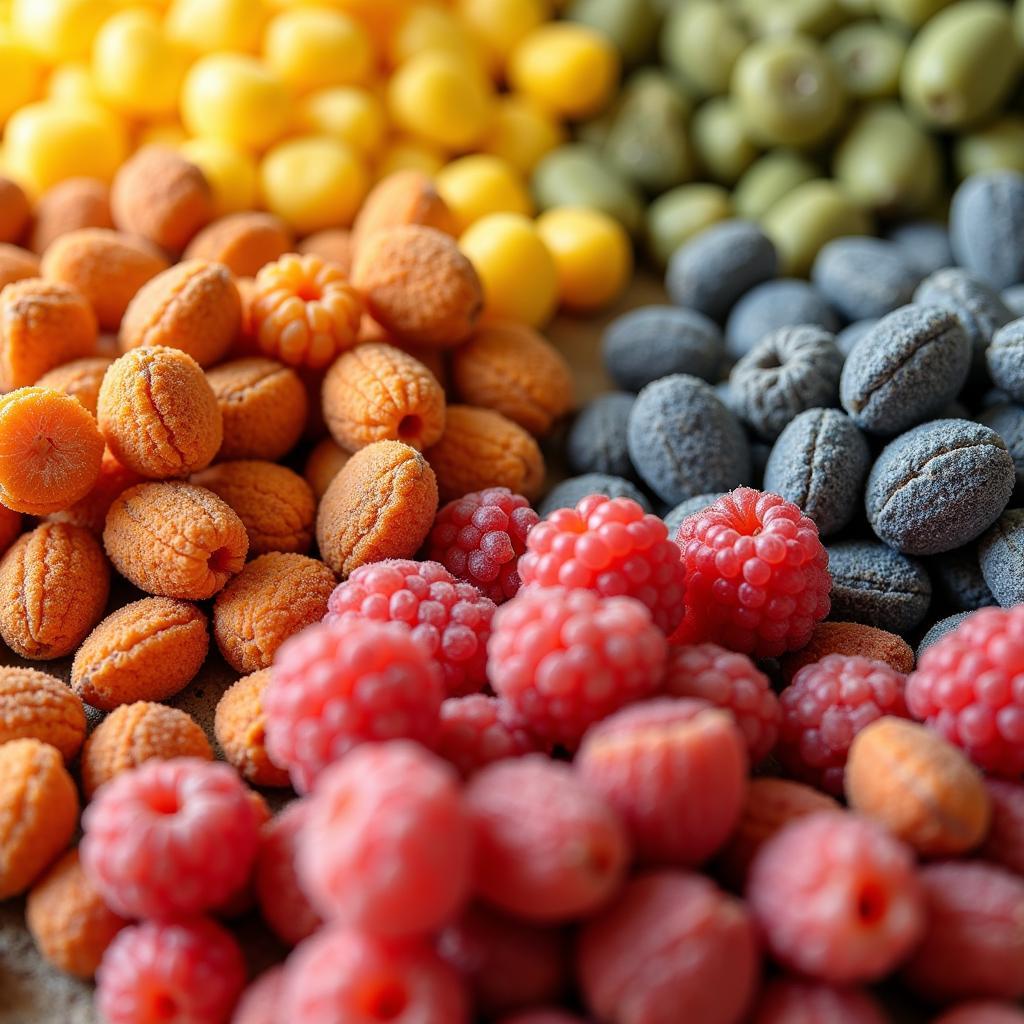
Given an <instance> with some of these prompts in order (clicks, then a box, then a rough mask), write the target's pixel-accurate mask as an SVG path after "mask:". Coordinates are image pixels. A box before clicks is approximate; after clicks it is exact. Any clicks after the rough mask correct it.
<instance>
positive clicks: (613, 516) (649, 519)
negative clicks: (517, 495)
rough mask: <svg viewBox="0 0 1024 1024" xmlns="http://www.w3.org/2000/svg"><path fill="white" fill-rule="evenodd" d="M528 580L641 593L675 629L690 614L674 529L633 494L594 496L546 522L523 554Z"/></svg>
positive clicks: (660, 620) (658, 619)
mask: <svg viewBox="0 0 1024 1024" xmlns="http://www.w3.org/2000/svg"><path fill="white" fill-rule="evenodd" d="M519 575H520V576H521V577H522V579H523V583H524V585H529V584H538V585H540V586H542V587H554V586H563V587H571V588H574V589H583V590H592V591H594V593H596V594H600V595H601V596H602V597H620V596H626V597H635V598H636V599H637V600H638V601H640V602H641V603H643V604H644V605H646V606H647V608H648V609H649V610H650V612H651V617H652V618H653V619H654V624H655V625H656V626H657V627H658V628H659V629H660V630H662V632H664V633H666V634H667V633H671V632H672V630H673V629H675V628H676V626H678V625H679V620H680V619H681V618H682V617H683V592H684V590H685V585H686V584H685V579H686V575H685V570H684V567H683V564H682V562H681V561H680V558H679V549H678V547H677V546H676V543H675V541H672V540H669V538H668V527H667V526H665V524H664V522H663V521H662V520H661V519H659V518H658V517H657V516H655V515H651V514H650V513H647V512H644V510H643V508H641V506H640V505H639V504H638V503H637V502H635V501H633V500H632V499H631V498H607V497H605V496H604V495H600V494H591V495H589V496H588V497H586V498H584V499H583V500H582V501H580V502H579V503H578V504H577V505H576V507H575V508H560V509H558V510H557V511H555V512H552V513H551V514H550V515H549V516H547V518H546V519H544V520H543V521H542V522H540V523H538V524H537V526H536V527H534V529H533V530H531V531H530V535H529V537H527V539H526V554H525V555H523V557H522V558H521V559H520V560H519Z"/></svg>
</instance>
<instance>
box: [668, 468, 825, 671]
mask: <svg viewBox="0 0 1024 1024" xmlns="http://www.w3.org/2000/svg"><path fill="white" fill-rule="evenodd" d="M676 540H677V542H678V544H679V547H680V549H681V550H682V553H683V564H684V566H685V567H686V596H685V603H686V615H685V617H684V618H683V621H682V623H681V624H680V626H679V628H678V629H677V630H676V632H675V634H674V636H673V637H672V639H673V641H674V642H676V643H684V644H686V643H690V644H692V643H704V642H706V641H710V642H712V643H717V644H721V645H722V646H723V647H728V648H729V649H730V650H733V651H742V652H744V653H745V654H750V655H752V656H753V657H755V658H774V657H777V656H778V655H780V654H784V653H785V652H786V651H795V650H799V649H800V648H801V647H803V646H804V645H805V644H806V643H807V642H808V641H809V640H810V639H811V634H812V632H813V631H814V625H815V623H817V622H819V621H820V620H821V619H823V618H825V616H826V615H828V612H829V590H830V589H831V586H832V581H831V578H830V577H829V574H828V553H827V552H826V551H825V548H824V546H823V545H822V543H821V540H820V539H819V538H818V528H817V527H816V526H815V525H814V522H813V521H812V520H811V519H809V518H808V517H807V516H805V515H804V514H803V513H802V512H801V511H800V509H799V508H797V506H796V505H794V504H792V503H791V502H788V501H784V500H783V499H782V498H780V497H779V496H778V495H777V494H766V493H763V492H761V491H755V490H753V489H752V488H750V487H740V488H738V489H737V490H735V491H732V492H731V493H729V494H726V495H724V496H723V497H721V498H719V499H718V501H716V502H715V503H714V504H713V505H711V506H709V507H708V508H706V509H704V510H703V511H702V512H698V513H696V514H695V515H692V516H690V518H689V519H685V520H683V524H682V526H680V527H679V534H678V535H677V537H676Z"/></svg>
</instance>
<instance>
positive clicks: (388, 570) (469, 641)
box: [324, 559, 494, 697]
mask: <svg viewBox="0 0 1024 1024" xmlns="http://www.w3.org/2000/svg"><path fill="white" fill-rule="evenodd" d="M493 615H494V602H493V601H491V600H490V598H487V597H484V596H483V595H481V593H480V591H478V590H477V589H476V587H474V586H473V585H472V584H470V583H460V582H459V581H458V580H456V579H455V577H454V576H452V574H451V573H450V572H448V570H447V569H445V567H444V566H443V565H441V564H440V563H438V562H413V561H409V560H407V559H392V560H389V561H385V562H375V563H372V564H370V565H364V566H362V567H361V568H359V569H356V571H355V572H354V573H352V575H351V576H349V578H348V579H347V580H346V581H345V582H344V583H340V584H338V586H337V587H336V588H335V590H334V593H333V594H331V596H330V599H329V600H328V602H327V616H326V618H325V620H324V621H325V622H340V623H346V622H351V621H353V619H356V618H364V619H374V620H377V621H380V622H401V623H403V624H404V625H406V626H408V627H409V628H410V629H411V630H412V635H413V638H414V639H415V640H416V642H417V643H418V644H420V645H421V646H422V647H423V650H424V651H426V653H427V654H428V655H429V656H430V657H431V658H433V659H434V660H435V661H436V662H437V663H438V665H440V666H441V670H442V671H443V672H444V685H445V692H446V693H447V694H448V695H449V696H451V697H458V696H461V695H462V694H466V693H476V692H477V691H478V690H480V689H482V688H483V686H484V683H485V682H486V679H487V638H488V637H489V636H490V635H491V618H492V617H493Z"/></svg>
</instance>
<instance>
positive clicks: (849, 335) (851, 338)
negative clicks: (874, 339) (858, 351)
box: [836, 317, 878, 359]
mask: <svg viewBox="0 0 1024 1024" xmlns="http://www.w3.org/2000/svg"><path fill="white" fill-rule="evenodd" d="M877 323H878V321H877V320H876V319H875V318H874V317H868V318H867V319H865V320H854V321H853V323H852V324H847V325H846V326H845V327H844V328H843V329H842V330H841V331H840V332H839V333H838V334H837V335H836V348H837V349H839V351H840V352H841V353H842V354H843V358H844V359H845V358H846V357H847V356H848V355H849V354H850V353H851V352H852V351H853V346H854V345H856V344H857V342H858V341H860V339H861V338H863V337H864V335H865V334H867V333H868V331H870V330H871V328H872V327H874V326H875V324H877Z"/></svg>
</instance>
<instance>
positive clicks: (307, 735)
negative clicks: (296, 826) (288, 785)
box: [263, 619, 444, 793]
mask: <svg viewBox="0 0 1024 1024" xmlns="http://www.w3.org/2000/svg"><path fill="white" fill-rule="evenodd" d="M443 693H444V684H443V682H442V674H441V669H440V668H439V667H438V665H437V663H436V662H434V661H432V660H431V659H429V658H425V657H424V656H423V649H422V648H421V647H420V646H419V644H417V643H416V641H415V640H414V639H413V637H412V635H411V634H410V632H409V630H408V629H407V628H406V627H405V626H400V625H397V624H396V623H392V622H374V621H373V620H370V619H355V620H354V621H351V622H345V623H339V622H335V623H317V624H316V625H313V626H309V627H308V628H306V629H304V630H303V631H302V632H301V633H298V634H296V635H295V636H293V637H290V638H289V639H288V640H286V641H285V642H284V643H283V644H282V645H281V647H280V649H279V650H278V652H277V655H276V657H275V658H274V666H273V669H272V670H271V675H270V685H269V686H268V687H267V689H266V690H265V691H264V694H263V710H264V711H265V713H266V719H267V736H266V747H267V753H268V754H269V755H270V757H271V758H272V759H273V761H274V763H275V764H278V765H281V766H282V767H285V768H287V769H288V771H289V773H290V774H291V777H292V782H293V783H294V785H295V788H296V789H298V790H299V792H303V793H304V792H307V791H308V790H310V789H311V788H312V787H313V783H314V782H315V781H316V777H317V775H319V774H320V772H322V771H323V770H324V768H326V767H327V766H328V765H329V764H331V763H332V762H333V761H337V760H338V759H339V758H341V757H342V756H343V755H344V754H346V753H347V752H348V751H349V750H351V749H352V748H353V747H354V746H356V745H357V744H358V743H363V742H365V741H367V740H392V739H411V740H418V741H419V742H421V743H423V744H425V745H427V746H429V745H430V744H431V743H433V741H434V738H435V736H436V735H437V728H438V720H439V716H440V711H441V700H442V697H443Z"/></svg>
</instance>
